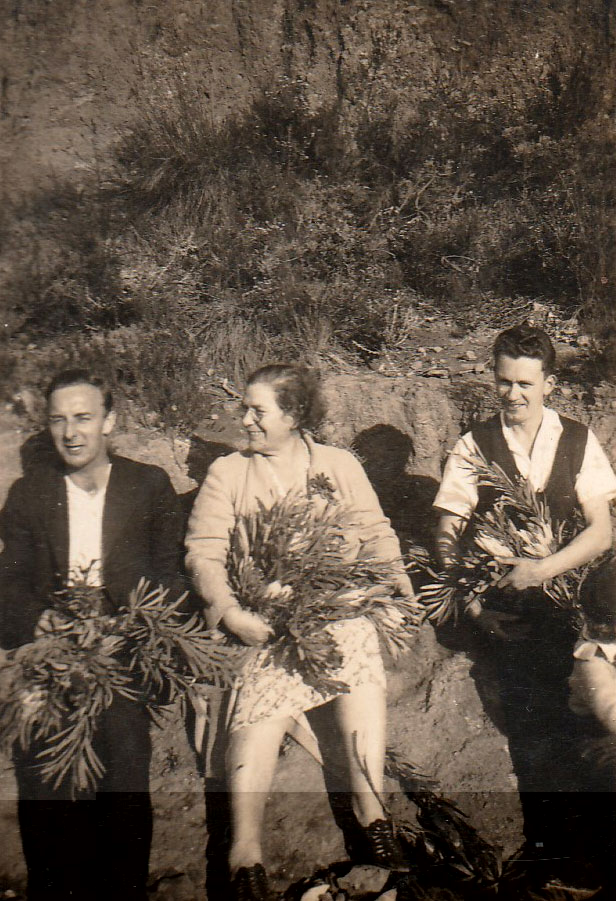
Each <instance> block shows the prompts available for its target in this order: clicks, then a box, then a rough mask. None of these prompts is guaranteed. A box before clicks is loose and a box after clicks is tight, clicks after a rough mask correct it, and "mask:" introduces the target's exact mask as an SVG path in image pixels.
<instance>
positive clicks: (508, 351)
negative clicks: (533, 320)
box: [493, 322, 556, 375]
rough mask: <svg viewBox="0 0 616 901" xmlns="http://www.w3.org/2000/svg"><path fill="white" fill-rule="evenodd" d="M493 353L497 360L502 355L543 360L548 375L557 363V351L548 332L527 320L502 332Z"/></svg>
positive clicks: (495, 343)
mask: <svg viewBox="0 0 616 901" xmlns="http://www.w3.org/2000/svg"><path fill="white" fill-rule="evenodd" d="M493 354H494V361H495V362H496V360H497V359H498V358H499V357H500V356H507V357H512V358H513V359H514V360H517V359H518V357H530V358H531V359H532V360H541V365H542V367H543V371H544V373H545V374H546V375H551V374H552V372H554V367H555V365H556V351H555V350H554V345H553V344H552V340H551V338H550V336H549V335H548V333H547V332H544V331H543V329H542V328H536V327H535V326H533V325H529V324H528V323H527V322H523V323H522V324H521V325H515V326H513V328H508V329H506V330H505V331H504V332H501V333H500V335H499V336H498V337H497V339H496V341H495V342H494V348H493Z"/></svg>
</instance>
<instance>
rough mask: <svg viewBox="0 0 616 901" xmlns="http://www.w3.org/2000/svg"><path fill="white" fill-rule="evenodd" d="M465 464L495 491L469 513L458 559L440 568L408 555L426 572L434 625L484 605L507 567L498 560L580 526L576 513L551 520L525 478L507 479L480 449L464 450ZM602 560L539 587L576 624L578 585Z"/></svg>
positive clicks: (416, 551)
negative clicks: (484, 507)
mask: <svg viewBox="0 0 616 901" xmlns="http://www.w3.org/2000/svg"><path fill="white" fill-rule="evenodd" d="M465 462H466V464H467V465H468V467H469V468H470V469H472V470H473V472H474V474H475V475H476V478H477V484H478V486H479V487H487V488H490V489H492V490H493V491H494V493H495V497H496V500H495V502H494V505H493V506H492V508H491V509H490V510H488V511H487V512H486V513H483V514H475V515H474V516H473V522H472V527H471V528H469V529H468V530H467V532H466V533H465V534H464V535H463V536H462V538H461V542H460V545H461V549H460V550H461V552H460V555H459V557H458V560H457V561H456V563H455V564H454V565H452V566H450V567H448V568H447V569H446V570H441V569H439V567H438V564H437V563H436V562H433V561H432V559H431V558H430V556H429V554H428V553H427V551H426V550H425V549H424V548H413V549H412V550H411V551H410V553H409V560H410V564H411V567H412V568H414V569H415V571H418V572H421V573H423V574H424V576H425V583H424V584H423V585H422V586H421V588H420V590H419V600H420V601H421V603H422V604H423V606H424V610H425V615H426V618H427V619H429V620H431V621H432V622H434V623H436V624H440V623H442V622H444V621H445V620H447V619H448V618H449V617H450V616H454V617H455V616H456V615H457V614H458V612H459V611H460V610H464V609H466V608H468V607H469V606H470V605H471V604H472V603H473V602H474V601H479V602H480V603H483V602H484V600H485V596H486V593H487V592H488V591H489V590H490V589H491V588H493V587H494V586H495V585H496V584H497V583H498V582H499V581H500V580H501V579H502V578H503V577H504V576H505V575H506V573H507V572H508V570H509V567H508V566H507V565H505V564H503V563H502V562H501V561H502V558H506V557H528V558H531V559H532V558H534V559H538V558H542V557H547V556H548V555H550V554H553V553H555V552H556V551H558V550H559V548H561V547H562V546H563V545H564V544H566V543H568V542H569V541H570V540H571V539H572V538H573V537H574V536H575V535H576V534H577V533H579V531H581V529H582V528H584V523H583V521H582V520H581V518H580V517H579V516H577V515H576V516H574V517H573V518H572V520H571V522H566V523H561V522H557V521H555V520H553V519H552V516H551V514H550V510H549V507H548V505H547V504H546V502H545V501H544V500H543V499H542V498H541V497H540V496H538V495H537V493H536V492H535V491H534V490H533V488H532V486H531V485H530V483H529V481H528V480H527V479H523V478H522V477H520V478H518V479H515V480H514V479H511V478H510V477H509V476H508V475H507V474H506V473H505V472H504V470H503V469H502V468H501V467H500V466H498V465H497V464H496V463H489V462H488V461H487V460H486V459H485V457H484V456H483V455H482V454H481V453H479V452H477V453H475V454H469V455H468V457H467V458H466V461H465ZM602 560H603V557H602V558H600V559H599V560H597V561H594V562H593V563H591V564H586V565H584V566H581V567H578V568H576V569H572V570H568V571H567V572H565V573H562V574H560V575H558V576H556V577H555V578H553V579H550V580H549V581H546V582H545V583H544V584H543V586H542V587H543V591H544V593H545V594H546V595H547V597H549V598H550V599H551V600H552V602H553V603H554V605H555V606H556V607H559V608H561V609H562V610H564V611H566V613H567V615H569V616H570V617H571V619H572V620H573V621H574V622H576V623H577V624H578V625H579V624H580V623H581V621H582V611H581V607H580V602H579V601H580V591H581V586H582V584H583V582H584V580H585V578H586V576H587V575H588V573H589V571H590V570H591V569H592V568H594V567H595V566H597V565H599V564H600V562H601V561H602Z"/></svg>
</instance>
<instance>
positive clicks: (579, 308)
mask: <svg viewBox="0 0 616 901" xmlns="http://www.w3.org/2000/svg"><path fill="white" fill-rule="evenodd" d="M461 33H462V32H461ZM596 34H597V35H600V30H598V29H597V30H596ZM493 38H494V42H495V46H496V44H498V38H497V35H496V33H495V34H494V36H493ZM600 40H601V39H600V38H597V42H596V44H595V45H592V44H590V43H588V41H586V42H581V44H580V46H577V47H576V46H573V44H572V43H571V42H569V44H566V43H565V44H563V45H562V46H560V47H556V46H555V47H553V48H551V49H550V48H548V49H547V50H545V52H543V55H542V58H541V59H540V60H536V59H526V57H524V56H521V57H520V58H519V59H515V60H514V61H511V60H505V61H503V60H502V59H501V61H500V62H498V60H497V56H496V54H494V56H493V58H492V60H491V61H490V59H488V60H486V62H485V64H484V65H483V68H481V70H480V71H479V68H477V71H475V70H473V69H464V67H462V66H460V67H459V69H456V68H454V67H453V66H449V67H447V66H445V65H443V67H442V69H441V71H440V72H438V73H436V74H435V73H432V74H431V76H430V79H429V80H428V79H427V80H426V85H424V86H422V90H421V91H418V92H417V95H416V96H415V97H412V98H411V99H408V98H406V96H405V91H403V90H401V88H400V85H394V84H393V76H392V85H391V86H390V85H389V83H388V80H387V77H386V76H387V73H386V72H385V70H383V72H384V73H385V74H384V76H383V78H381V80H380V82H379V85H378V91H377V90H376V89H375V91H374V92H373V94H372V95H371V98H372V101H373V102H368V101H367V100H366V99H365V98H364V99H363V100H362V102H360V103H357V104H355V105H352V106H351V105H348V104H347V105H345V104H344V103H343V102H342V100H341V99H339V100H338V101H336V102H331V103H325V104H319V103H318V101H317V100H316V99H315V97H314V96H312V97H309V92H308V88H307V85H306V83H305V82H303V81H301V80H293V79H282V80H281V81H280V82H279V83H278V84H277V85H273V86H272V87H271V88H269V89H268V90H267V91H264V92H262V93H261V94H260V95H258V96H257V97H256V98H255V99H254V101H253V103H252V105H250V106H248V107H246V108H245V109H244V110H242V111H238V112H237V113H235V114H234V115H232V116H229V117H228V118H227V119H226V120H225V121H223V122H220V123H214V122H213V121H212V118H211V109H210V106H209V103H206V102H205V100H204V98H203V97H202V96H201V95H200V93H199V91H198V90H194V86H190V85H189V84H188V83H182V82H178V83H177V84H176V85H175V86H172V89H171V90H169V86H168V85H166V86H165V87H166V91H165V94H164V96H158V97H156V98H153V100H152V102H151V103H150V104H149V106H148V107H147V109H146V112H144V114H143V116H142V118H141V119H140V121H138V122H136V123H135V125H134V126H133V127H132V128H131V129H130V130H128V131H127V133H126V134H125V135H124V137H123V139H122V140H121V141H120V142H119V143H118V145H117V148H116V149H117V154H116V158H115V162H114V166H113V168H112V169H110V170H109V171H108V172H105V175H104V179H101V180H99V181H98V182H97V183H96V184H93V185H91V186H86V188H85V189H84V191H82V192H81V193H75V192H73V193H72V194H71V193H70V192H68V191H67V189H65V188H62V189H60V188H59V189H58V190H57V191H56V192H55V197H54V198H53V202H52V201H51V200H50V199H49V198H48V199H47V201H46V202H47V208H46V209H44V210H43V211H42V212H43V213H44V216H43V218H42V219H41V210H39V211H38V213H37V215H38V221H39V223H40V222H41V221H43V225H42V226H41V227H40V228H39V229H38V231H37V234H36V235H34V236H32V237H33V240H32V241H31V242H30V241H28V240H25V241H24V240H23V239H24V237H26V238H27V237H28V236H27V235H26V234H25V232H24V231H22V232H21V233H20V234H19V238H18V240H15V241H14V245H15V246H17V245H19V247H20V248H22V249H21V251H20V257H21V263H19V264H18V265H17V266H16V267H13V270H12V271H13V276H12V281H11V282H10V283H8V284H7V286H6V290H5V291H4V296H5V297H6V298H7V300H6V311H5V312H6V316H5V319H6V321H7V322H10V330H12V331H13V332H14V333H18V332H21V333H22V334H25V335H28V336H35V337H36V336H37V335H39V336H40V335H43V334H44V335H49V334H50V333H55V334H57V335H61V334H67V333H70V332H71V331H74V330H78V331H80V332H81V333H83V332H84V330H87V331H88V333H89V334H90V336H91V337H90V339H89V344H90V345H91V347H92V348H94V347H96V346H99V345H101V346H104V347H105V353H106V354H107V359H108V361H109V363H110V365H112V366H113V368H114V371H115V374H116V375H115V377H116V378H117V380H118V384H119V385H121V387H122V390H123V391H124V392H125V394H126V395H127V396H128V397H132V398H133V399H135V400H138V402H139V403H141V404H143V405H145V406H146V407H147V408H148V409H150V410H154V411H155V412H156V413H157V414H158V415H159V418H160V420H161V421H163V422H165V423H167V424H170V425H182V426H188V425H189V424H190V423H191V422H193V421H194V420H195V417H198V416H199V415H202V412H203V411H202V410H201V408H200V406H199V397H200V393H199V384H200V382H199V379H200V373H201V372H202V371H203V370H204V369H212V370H214V371H215V372H216V373H217V374H220V375H221V376H226V377H228V378H231V379H232V380H233V381H234V382H237V383H240V382H241V381H242V380H243V377H244V375H245V373H246V371H247V370H250V369H252V368H255V367H256V366H257V365H259V364H260V363H261V362H263V361H264V360H271V359H275V358H279V357H281V356H284V357H287V358H291V359H308V360H312V361H315V360H322V359H323V358H327V356H328V355H331V354H339V353H340V352H342V351H343V352H346V353H353V354H357V355H359V356H363V357H366V356H368V357H369V356H371V355H373V354H374V355H377V354H379V353H380V352H382V351H383V350H386V349H388V348H393V347H399V346H401V345H403V344H404V341H405V339H406V337H408V334H409V333H410V330H411V329H412V327H413V325H414V324H416V323H417V322H418V321H419V320H420V319H421V317H422V316H423V315H424V314H425V311H426V310H428V309H429V310H436V311H438V312H440V313H441V314H443V315H446V316H450V317H453V318H455V319H457V320H458V322H459V323H461V325H462V326H463V327H465V328H474V327H476V326H477V325H478V324H490V323H493V324H494V325H497V326H498V325H501V324H503V323H504V322H505V321H508V320H509V319H511V318H512V317H513V318H514V319H515V318H516V317H518V316H519V315H523V314H524V313H526V312H527V311H528V309H529V308H532V303H533V301H534V300H543V299H548V300H550V301H551V302H555V303H558V304H560V305H561V306H562V307H563V308H564V309H565V310H567V311H568V312H569V313H571V314H579V315H581V316H582V315H584V316H586V318H587V321H588V322H589V323H594V328H595V331H596V332H597V334H599V333H602V334H607V332H609V329H610V328H611V323H612V321H613V313H612V312H611V296H612V295H611V292H612V286H613V284H614V280H615V279H616V264H615V262H614V253H613V247H614V238H615V237H616V236H615V235H614V222H615V221H616V220H615V217H614V213H615V212H616V196H615V193H614V192H615V189H614V188H613V187H612V185H613V184H614V174H615V172H614V168H615V164H614V160H615V159H616V155H615V150H616V146H615V145H616V133H615V131H614V128H613V126H612V124H611V119H608V118H606V115H607V114H608V113H609V111H610V106H609V103H610V101H609V96H608V93H607V92H606V90H605V87H606V85H607V84H608V81H609V77H610V71H611V70H610V63H609V60H608V59H607V57H606V55H605V52H604V47H603V46H601V45H600ZM467 43H468V42H467ZM490 46H491V47H492V45H490ZM492 49H493V48H492ZM381 68H382V67H381ZM366 96H367V95H366ZM28 246H31V248H32V250H31V251H30V252H27V253H26V252H24V251H23V247H28ZM9 311H11V312H9ZM11 317H12V318H11ZM127 327H130V329H131V331H130V333H129V332H126V331H123V330H125V329H126V328H127ZM589 327H590V326H589ZM118 329H120V331H119V332H118V331H117V330H118ZM114 331H115V332H116V334H115V336H114V334H113V333H114ZM128 334H130V335H131V339H130V341H126V335H128ZM86 343H87V342H86Z"/></svg>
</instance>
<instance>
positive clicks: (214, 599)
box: [193, 560, 272, 646]
mask: <svg viewBox="0 0 616 901" xmlns="http://www.w3.org/2000/svg"><path fill="white" fill-rule="evenodd" d="M193 580H194V583H195V588H196V589H197V591H198V592H199V594H200V595H201V596H202V597H203V598H206V599H207V602H208V604H209V605H210V607H211V608H213V609H216V610H219V611H222V612H221V614H220V616H219V617H217V621H218V622H222V623H223V625H224V626H225V627H226V628H227V629H228V630H229V631H230V632H232V633H233V634H234V635H235V636H236V637H237V638H239V640H240V641H242V642H243V643H244V644H247V645H251V646H258V645H262V644H265V642H266V641H267V639H268V638H269V637H270V635H271V634H272V630H271V628H270V627H269V626H268V625H267V623H266V622H265V620H264V619H262V617H260V616H259V615H258V614H256V613H251V612H250V610H244V609H243V608H242V607H241V606H240V604H239V603H238V601H237V599H236V598H235V597H234V595H233V593H232V592H231V589H230V587H229V582H228V580H227V569H226V566H225V564H224V563H221V562H220V561H218V560H202V561H200V564H199V569H198V571H197V572H195V573H193ZM210 625H212V623H210Z"/></svg>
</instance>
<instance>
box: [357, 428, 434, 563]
mask: <svg viewBox="0 0 616 901" xmlns="http://www.w3.org/2000/svg"><path fill="white" fill-rule="evenodd" d="M352 447H353V450H354V451H355V453H356V454H357V455H358V457H359V458H360V459H361V461H362V463H363V466H364V469H365V471H366V474H367V475H368V478H369V479H370V482H371V483H372V486H373V488H374V490H375V491H376V493H377V495H378V498H379V501H380V503H381V506H382V508H383V512H384V513H385V515H386V516H387V517H389V519H390V520H391V524H392V526H393V528H394V530H395V531H396V533H397V535H398V537H399V539H400V544H401V546H402V551H403V553H404V552H405V550H406V549H407V548H408V547H409V546H410V545H413V544H417V545H421V546H423V547H426V548H427V549H428V550H429V551H432V550H433V547H434V525H435V522H436V518H435V515H434V511H433V508H432V503H433V501H434V498H435V497H436V492H437V490H438V482H437V480H436V479H433V478H432V477H431V476H425V475H409V474H408V473H407V471H406V467H407V464H408V462H409V458H410V457H411V456H412V454H413V442H412V441H411V439H410V437H409V436H408V435H407V434H405V433H404V432H402V431H400V429H397V428H395V427H394V426H392V425H387V424H385V423H383V424H380V425H375V426H372V427H371V428H369V429H364V431H362V432H359V433H358V435H356V437H355V439H354V441H353V444H352Z"/></svg>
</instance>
